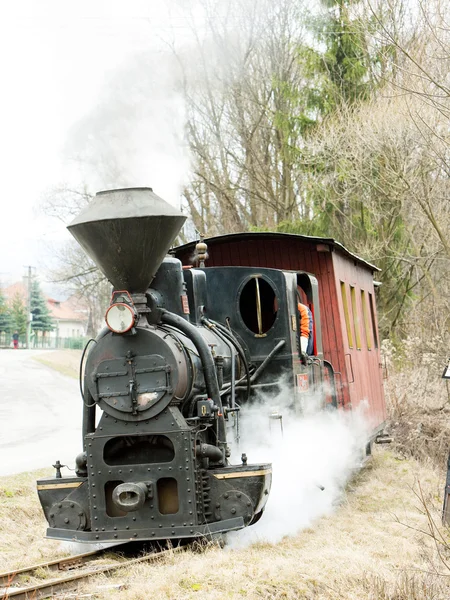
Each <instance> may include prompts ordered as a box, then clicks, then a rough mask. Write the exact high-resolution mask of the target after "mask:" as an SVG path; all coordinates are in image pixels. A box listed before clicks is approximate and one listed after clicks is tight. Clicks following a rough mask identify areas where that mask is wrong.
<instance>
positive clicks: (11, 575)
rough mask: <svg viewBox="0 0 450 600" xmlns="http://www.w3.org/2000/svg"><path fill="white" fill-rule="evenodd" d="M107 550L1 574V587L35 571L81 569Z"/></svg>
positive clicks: (76, 555) (94, 551)
mask: <svg viewBox="0 0 450 600" xmlns="http://www.w3.org/2000/svg"><path fill="white" fill-rule="evenodd" d="M103 552H105V549H101V550H93V551H92V552H85V553H84V554H74V555H72V556H67V557H65V558H58V559H56V560H52V561H50V562H46V563H39V564H37V565H32V566H31V567H24V568H22V569H14V571H10V572H8V573H0V587H5V586H8V585H11V583H12V582H13V581H14V580H16V579H17V578H18V577H19V576H23V575H25V576H27V577H32V576H33V573H34V572H35V571H41V570H42V569H44V570H47V571H67V570H69V569H73V568H75V567H79V566H80V565H81V564H83V563H85V562H88V561H89V560H91V557H93V556H100V555H101V554H102V553H103Z"/></svg>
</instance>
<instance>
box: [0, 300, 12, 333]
mask: <svg viewBox="0 0 450 600" xmlns="http://www.w3.org/2000/svg"><path fill="white" fill-rule="evenodd" d="M12 328H13V322H12V316H11V310H10V308H9V306H8V305H7V304H6V300H5V297H4V295H3V294H2V292H1V290H0V333H1V332H6V333H10V332H11V330H12Z"/></svg>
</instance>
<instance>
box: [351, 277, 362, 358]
mask: <svg viewBox="0 0 450 600" xmlns="http://www.w3.org/2000/svg"><path fill="white" fill-rule="evenodd" d="M350 297H351V299H352V313H353V325H354V326H355V338H356V348H357V349H358V350H361V331H360V328H359V313H358V307H357V306H356V290H355V288H354V287H353V286H352V285H351V286H350Z"/></svg>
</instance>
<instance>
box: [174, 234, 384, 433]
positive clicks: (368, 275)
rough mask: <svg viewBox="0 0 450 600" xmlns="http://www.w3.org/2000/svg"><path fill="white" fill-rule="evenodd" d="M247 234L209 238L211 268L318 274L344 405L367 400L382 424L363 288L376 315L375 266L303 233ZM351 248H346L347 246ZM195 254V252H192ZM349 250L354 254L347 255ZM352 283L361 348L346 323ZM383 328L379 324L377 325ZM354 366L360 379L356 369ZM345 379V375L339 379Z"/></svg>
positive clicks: (326, 336)
mask: <svg viewBox="0 0 450 600" xmlns="http://www.w3.org/2000/svg"><path fill="white" fill-rule="evenodd" d="M246 235H247V236H248V234H242V238H240V237H239V236H238V235H236V236H235V237H234V239H230V237H228V236H227V237H226V239H223V240H221V238H220V237H219V238H215V239H213V240H207V243H208V254H209V258H208V261H207V263H206V265H207V266H211V267H212V266H245V267H267V268H273V269H282V270H290V271H305V272H307V273H310V274H312V275H314V276H315V277H316V278H317V280H318V283H319V297H320V315H321V331H322V344H323V353H324V359H325V360H327V361H329V362H330V363H331V364H332V365H333V368H334V370H335V371H337V372H339V373H341V374H342V384H343V398H342V399H343V402H344V405H347V406H352V407H354V408H356V407H357V406H358V405H359V404H360V403H361V402H363V401H364V400H365V399H367V400H368V404H369V407H370V411H369V414H370V416H371V418H372V421H373V425H374V426H377V425H379V424H381V423H382V422H383V421H384V420H385V418H386V414H385V407H384V395H383V389H382V377H381V372H380V368H379V363H380V354H379V349H378V348H376V347H375V343H374V342H372V348H371V349H370V350H369V349H368V345H367V342H366V333H365V331H364V325H363V324H364V314H363V311H362V305H361V290H364V291H365V292H366V296H367V297H366V302H367V309H368V314H369V319H370V306H369V293H370V294H372V296H373V298H374V297H375V294H374V286H373V270H372V269H371V268H370V265H368V264H367V263H365V262H364V261H361V260H359V259H356V260H355V258H356V257H352V256H348V255H346V254H344V252H343V251H340V249H339V248H338V247H334V248H333V247H331V246H330V245H327V244H318V243H317V242H316V241H312V242H311V241H309V240H305V238H302V237H301V236H294V235H292V236H286V235H285V236H282V235H280V236H275V235H274V234H270V235H268V236H267V237H266V236H265V235H264V234H263V233H259V234H255V236H254V237H253V236H252V235H251V236H250V237H251V239H247V237H246ZM183 250H184V248H183V247H181V248H179V249H178V251H177V257H178V258H179V259H180V260H181V261H182V262H183V264H188V263H187V262H185V261H186V255H187V250H184V252H185V253H184V254H183ZM344 250H345V249H344ZM191 252H192V250H191ZM347 254H349V253H347ZM341 281H343V282H344V283H345V285H346V292H347V293H348V304H349V310H350V315H351V318H350V321H351V322H350V326H351V327H352V331H353V338H354V340H355V338H356V336H355V331H354V323H353V317H352V314H353V313H352V303H351V297H350V291H349V286H350V285H352V286H353V287H354V288H355V294H356V298H355V299H356V307H357V317H358V319H359V323H360V329H361V331H360V337H361V349H360V350H358V349H357V348H356V347H355V342H354V346H353V348H349V344H348V339H347V329H346V323H345V315H344V307H343V303H342V297H341V287H340V285H341V284H340V282H341ZM375 326H377V324H375ZM350 361H351V364H350ZM350 366H352V367H353V375H354V381H353V382H352V377H351V373H350V372H349V371H350ZM337 383H339V379H338V380H337Z"/></svg>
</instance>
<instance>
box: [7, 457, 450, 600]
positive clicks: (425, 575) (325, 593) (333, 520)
mask: <svg viewBox="0 0 450 600" xmlns="http://www.w3.org/2000/svg"><path fill="white" fill-rule="evenodd" d="M45 475H49V472H48V471H40V472H36V473H25V474H21V475H16V476H12V477H3V478H0V564H1V565H2V569H4V570H7V569H10V568H19V567H21V566H25V565H26V564H30V563H36V562H41V561H43V560H45V559H48V558H55V557H59V556H63V555H66V554H67V552H68V548H67V546H66V545H64V544H62V543H60V542H56V541H53V540H44V539H43V535H44V532H45V527H46V524H45V522H44V518H43V515H42V513H41V510H40V507H39V504H38V499H37V495H36V492H35V480H36V478H38V477H42V476H45ZM418 481H420V484H421V486H422V489H423V491H424V497H425V498H426V501H427V504H428V506H430V507H432V511H433V514H434V516H435V519H436V520H437V521H438V520H439V510H440V504H439V503H440V497H441V495H442V490H443V474H442V473H440V472H438V471H436V470H434V469H432V468H430V467H429V466H426V465H423V464H421V463H420V462H418V461H416V460H415V459H413V458H407V459H404V460H402V459H399V458H398V456H396V455H395V454H394V453H393V452H392V451H390V450H389V449H378V450H377V451H376V453H375V455H374V459H373V462H372V464H371V465H370V466H369V467H368V468H366V469H365V470H364V471H363V472H361V473H360V474H358V475H357V477H355V478H354V479H353V480H352V482H351V483H350V484H349V485H348V486H347V489H346V492H345V494H344V496H343V498H342V502H341V503H340V505H339V506H338V507H337V509H336V511H335V512H334V513H333V514H331V515H329V516H327V517H323V518H322V519H319V520H318V521H317V522H316V523H315V524H314V525H313V526H312V527H310V528H308V529H306V530H304V531H302V532H293V535H292V536H291V537H286V538H284V539H283V540H282V541H281V542H279V543H278V544H271V543H267V542H265V541H264V540H261V541H259V542H258V543H257V544H253V545H251V546H248V547H245V548H240V549H229V548H227V547H225V549H220V548H219V547H218V546H216V545H209V546H207V547H206V548H203V549H201V550H199V551H197V552H193V551H189V552H188V553H183V554H175V553H173V554H172V555H170V556H168V557H166V558H162V559H161V560H160V561H158V562H157V563H156V564H151V565H145V564H141V565H138V566H134V567H132V568H128V567H124V569H122V570H121V571H119V572H118V573H116V574H115V575H112V576H110V577H106V576H99V577H97V578H95V579H94V580H92V581H91V582H89V583H85V584H83V588H81V589H80V593H82V591H83V592H84V593H87V592H91V593H95V597H96V598H108V599H109V600H114V599H115V598H117V599H119V598H120V600H124V599H125V600H128V599H129V600H131V599H137V598H148V597H151V598H152V599H153V600H160V599H173V598H176V599H184V598H186V599H187V598H196V599H207V598H208V599H209V598H248V599H257V598H264V599H274V600H275V599H279V598H289V599H291V598H292V599H293V598H305V599H317V600H322V599H323V600H325V599H326V600H342V599H345V600H347V599H348V600H353V599H355V600H360V599H362V598H367V599H372V598H373V599H374V600H379V599H381V600H388V599H392V600H403V599H404V600H416V599H417V600H419V599H420V600H428V599H430V600H431V598H433V600H440V599H442V600H443V599H444V598H445V599H448V598H449V597H450V578H449V576H448V575H447V573H446V571H445V569H444V568H443V565H442V563H441V562H440V561H439V560H438V557H437V555H436V550H435V546H434V543H433V540H432V539H431V538H430V537H429V536H428V535H427V520H426V515H425V514H424V511H423V507H421V504H420V502H419V500H418V498H417V496H416V495H415V493H414V489H416V490H417V482H418ZM434 505H435V508H433V506H434ZM440 572H442V573H444V575H442V576H440V575H438V573H440ZM112 584H116V585H117V587H111V585H112ZM105 585H106V586H107V587H106V588H102V587H101V586H105Z"/></svg>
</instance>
